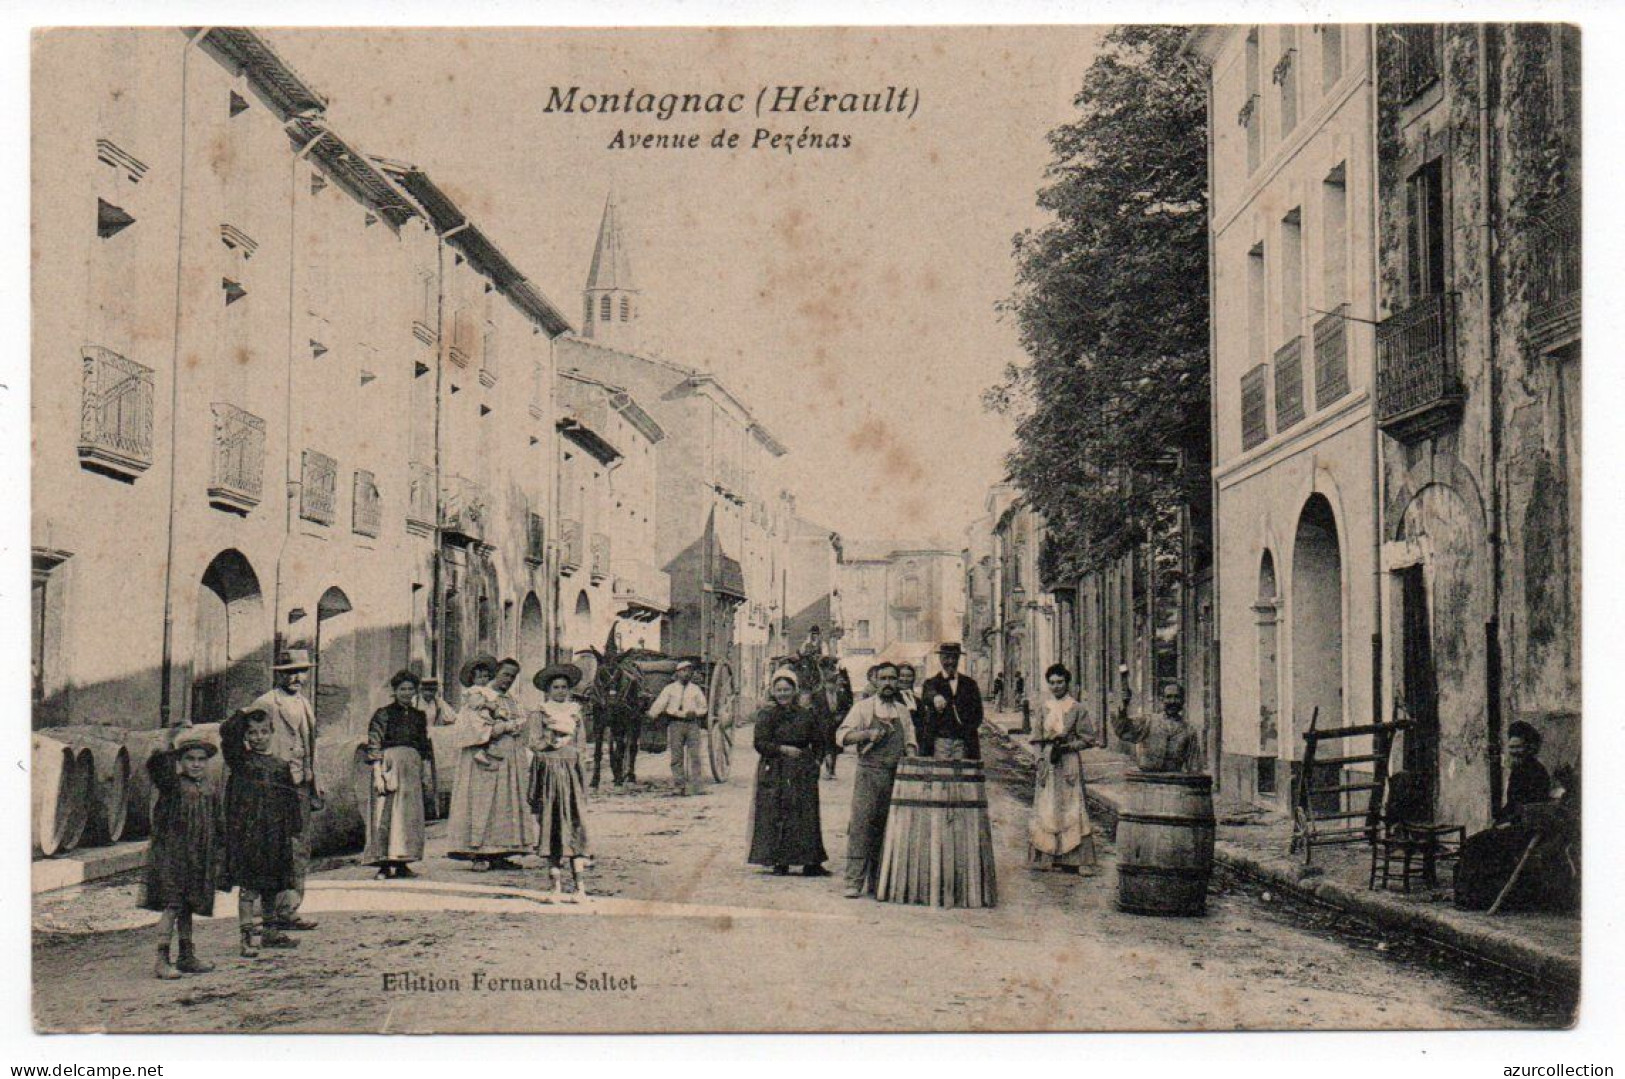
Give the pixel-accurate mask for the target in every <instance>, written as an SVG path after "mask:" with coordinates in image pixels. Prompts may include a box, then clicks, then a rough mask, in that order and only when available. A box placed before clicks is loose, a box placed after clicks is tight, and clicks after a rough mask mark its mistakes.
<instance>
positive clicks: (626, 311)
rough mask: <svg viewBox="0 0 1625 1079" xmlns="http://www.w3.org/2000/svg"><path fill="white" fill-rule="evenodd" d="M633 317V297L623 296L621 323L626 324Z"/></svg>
mask: <svg viewBox="0 0 1625 1079" xmlns="http://www.w3.org/2000/svg"><path fill="white" fill-rule="evenodd" d="M631 317H632V300H631V297H628V296H622V297H621V321H622V322H626V321H627V320H628V319H630V318H631Z"/></svg>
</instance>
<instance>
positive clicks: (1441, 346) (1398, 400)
mask: <svg viewBox="0 0 1625 1079" xmlns="http://www.w3.org/2000/svg"><path fill="white" fill-rule="evenodd" d="M1464 397H1465V393H1464V391H1463V389H1462V384H1461V373H1460V370H1459V369H1458V368H1457V365H1456V302H1455V294H1454V293H1448V292H1441V293H1435V294H1434V295H1432V296H1427V297H1424V298H1423V299H1421V300H1418V301H1417V302H1416V303H1414V304H1412V305H1411V306H1410V307H1408V308H1406V309H1405V310H1403V311H1401V312H1399V313H1398V314H1396V315H1392V316H1390V317H1389V318H1386V319H1384V320H1383V321H1382V323H1381V324H1380V325H1378V327H1377V425H1378V426H1379V427H1381V428H1382V429H1383V430H1384V431H1386V432H1387V433H1388V434H1390V435H1392V436H1393V437H1394V438H1397V439H1399V440H1400V441H1401V442H1416V441H1419V440H1421V439H1424V438H1428V437H1430V436H1432V435H1434V434H1437V433H1438V432H1439V431H1441V430H1444V429H1445V428H1447V427H1449V426H1450V425H1452V424H1454V423H1455V422H1456V421H1457V420H1458V419H1459V418H1460V416H1461V406H1462V401H1463V399H1464Z"/></svg>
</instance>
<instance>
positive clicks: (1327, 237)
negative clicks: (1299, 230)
mask: <svg viewBox="0 0 1625 1079" xmlns="http://www.w3.org/2000/svg"><path fill="white" fill-rule="evenodd" d="M1346 174H1347V166H1346V165H1343V164H1339V165H1338V166H1337V167H1336V168H1335V169H1333V170H1332V171H1331V173H1330V174H1328V175H1327V177H1326V179H1325V181H1324V182H1323V183H1322V184H1321V185H1320V207H1321V209H1320V214H1321V216H1320V227H1321V232H1320V270H1321V272H1320V283H1321V297H1320V298H1321V304H1320V306H1321V307H1322V308H1324V309H1325V310H1327V311H1330V310H1332V309H1333V308H1335V307H1337V305H1338V304H1340V303H1342V302H1343V301H1344V300H1347V299H1348V295H1347V293H1348V266H1347V261H1348V187H1347V186H1346V184H1345V179H1346Z"/></svg>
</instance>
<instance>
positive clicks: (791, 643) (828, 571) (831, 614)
mask: <svg viewBox="0 0 1625 1079" xmlns="http://www.w3.org/2000/svg"><path fill="white" fill-rule="evenodd" d="M789 547H790V554H789V556H790V567H789V580H788V596H789V601H788V602H787V603H786V605H785V611H786V612H787V613H786V616H785V642H786V644H787V645H788V649H787V651H789V652H794V651H795V650H796V649H798V648H800V647H801V644H802V642H803V641H805V640H806V639H807V634H808V633H809V632H811V630H812V628H813V627H814V626H817V627H818V632H819V636H820V637H822V638H823V641H824V647H825V650H826V651H827V652H829V654H831V655H835V654H836V653H837V650H838V648H839V644H838V642H839V640H840V638H841V627H842V624H843V611H842V597H841V588H840V584H839V566H840V562H841V555H842V551H843V549H844V548H843V545H842V542H841V536H840V534H839V533H837V532H833V531H831V530H830V529H828V528H825V527H824V526H823V525H820V524H817V523H815V522H813V521H809V520H807V519H806V518H804V517H800V516H795V515H792V516H791V518H790V545H789Z"/></svg>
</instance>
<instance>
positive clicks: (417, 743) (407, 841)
mask: <svg viewBox="0 0 1625 1079" xmlns="http://www.w3.org/2000/svg"><path fill="white" fill-rule="evenodd" d="M419 688H420V687H419V684H418V678H417V675H415V674H413V673H412V672H411V671H398V672H397V673H396V674H395V677H393V678H391V679H390V680H389V690H390V694H391V695H392V696H393V697H394V699H393V700H392V701H390V703H389V704H386V705H385V706H384V707H382V708H380V709H378V711H376V712H374V713H373V714H372V722H370V723H369V724H367V748H366V758H367V763H368V764H369V765H371V766H372V789H371V796H370V798H369V799H368V804H367V846H366V849H365V850H364V851H363V852H362V855H361V862H362V864H363V865H375V866H377V867H378V879H379V880H393V879H395V878H397V877H411V876H416V874H415V873H413V872H412V870H411V869H409V868H407V866H408V863H411V862H417V861H422V860H423V775H424V771H425V769H424V762H425V761H427V760H429V759H431V758H432V757H433V756H434V747H433V746H432V745H430V743H429V719H428V716H427V715H426V714H425V713H424V712H423V710H422V709H420V708H418V707H416V701H417V697H418V690H419Z"/></svg>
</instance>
